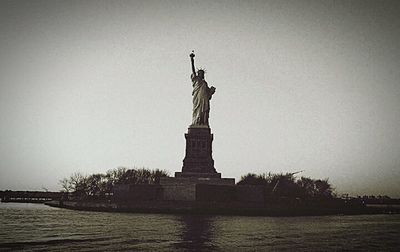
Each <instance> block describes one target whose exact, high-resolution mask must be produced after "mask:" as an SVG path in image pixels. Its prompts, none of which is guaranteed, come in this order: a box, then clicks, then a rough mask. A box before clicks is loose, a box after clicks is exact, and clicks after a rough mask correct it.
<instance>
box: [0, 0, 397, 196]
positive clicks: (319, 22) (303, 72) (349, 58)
mask: <svg viewBox="0 0 400 252" xmlns="http://www.w3.org/2000/svg"><path fill="white" fill-rule="evenodd" d="M399 13H400V2H399V1H165V0H163V1H4V0H3V1H1V2H0V120H1V124H0V189H3V190H4V189H13V190H35V189H36V190H37V189H41V188H42V187H45V188H48V189H50V190H58V189H60V187H59V185H58V180H60V179H62V178H63V177H66V176H69V175H70V174H71V173H73V172H76V171H80V172H82V173H85V174H91V173H98V172H106V171H107V170H108V169H111V168H116V167H119V166H126V167H133V166H138V167H143V166H144V167H148V168H151V169H153V168H154V169H155V168H159V169H165V170H168V171H169V172H170V174H173V173H174V172H175V171H180V170H181V168H182V160H183V158H184V150H185V139H184V133H185V132H186V131H187V127H188V126H189V124H190V123H191V110H192V96H191V91H192V87H191V81H190V73H191V69H190V59H189V56H188V55H189V53H190V51H191V50H193V49H194V50H195V52H196V58H195V60H196V65H197V67H204V68H206V70H207V73H206V80H207V81H208V83H209V85H213V86H215V87H216V88H217V90H216V93H215V94H214V96H213V99H212V100H211V115H210V126H211V129H212V132H213V133H214V142H213V151H214V152H213V157H214V160H215V167H216V169H217V171H219V172H221V173H222V175H223V177H234V178H236V179H239V178H240V176H241V175H243V174H246V173H248V172H254V173H263V172H268V171H271V172H294V171H298V170H305V171H304V172H303V173H302V174H301V175H303V176H310V177H313V178H329V181H330V182H331V183H332V184H333V185H334V186H335V187H336V189H337V192H338V193H346V192H347V193H350V194H352V195H357V194H360V195H364V194H376V195H378V194H382V195H383V194H387V195H389V196H392V197H400V183H399V181H400V71H399V69H400V48H399V45H400V15H399Z"/></svg>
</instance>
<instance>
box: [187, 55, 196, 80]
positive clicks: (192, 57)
mask: <svg viewBox="0 0 400 252" xmlns="http://www.w3.org/2000/svg"><path fill="white" fill-rule="evenodd" d="M189 56H190V61H191V62H192V74H193V77H194V76H196V68H195V67H194V56H195V55H194V51H192V53H191V54H190V55H189Z"/></svg>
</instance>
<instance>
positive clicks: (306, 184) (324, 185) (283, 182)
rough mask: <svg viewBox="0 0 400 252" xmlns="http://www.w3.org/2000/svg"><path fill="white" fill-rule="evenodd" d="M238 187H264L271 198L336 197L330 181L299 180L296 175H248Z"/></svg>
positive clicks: (303, 178) (306, 178) (242, 178)
mask: <svg viewBox="0 0 400 252" xmlns="http://www.w3.org/2000/svg"><path fill="white" fill-rule="evenodd" d="M237 184H238V185H263V186H265V190H266V191H267V192H269V194H270V195H271V196H277V197H289V198H301V199H316V198H318V199H331V198H334V197H336V195H335V193H334V188H333V187H332V185H331V184H330V183H329V181H328V179H312V178H309V177H301V178H299V179H297V178H296V177H295V176H294V173H286V174H283V173H279V174H275V173H271V172H269V173H263V174H258V175H256V174H254V173H248V174H246V175H244V176H242V177H241V179H240V181H239V182H238V183H237Z"/></svg>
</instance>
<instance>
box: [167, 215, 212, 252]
mask: <svg viewBox="0 0 400 252" xmlns="http://www.w3.org/2000/svg"><path fill="white" fill-rule="evenodd" d="M177 220H178V221H179V222H181V224H182V231H181V235H180V236H181V240H182V242H178V243H176V244H175V245H176V248H177V249H183V250H186V251H187V250H192V249H195V250H200V251H208V250H215V249H216V246H215V245H214V244H213V243H212V239H213V236H214V231H215V230H214V229H215V227H214V221H213V217H212V216H203V215H182V216H179V217H178V218H177Z"/></svg>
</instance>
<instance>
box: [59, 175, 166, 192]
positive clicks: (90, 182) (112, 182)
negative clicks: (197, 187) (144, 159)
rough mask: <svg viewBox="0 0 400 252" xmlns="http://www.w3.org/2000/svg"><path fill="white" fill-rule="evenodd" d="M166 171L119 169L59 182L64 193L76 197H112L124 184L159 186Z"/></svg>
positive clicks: (68, 178) (69, 178)
mask: <svg viewBox="0 0 400 252" xmlns="http://www.w3.org/2000/svg"><path fill="white" fill-rule="evenodd" d="M167 176H168V172H167V171H165V170H159V169H156V170H150V169H146V168H133V169H127V168H125V167H119V168H116V169H111V170H108V171H107V172H106V173H105V174H104V173H96V174H91V175H83V174H82V173H80V172H76V173H73V174H72V175H71V176H70V177H67V178H64V179H61V180H60V181H59V183H60V185H61V188H62V190H61V191H62V192H65V193H68V194H69V193H71V194H72V195H73V196H75V197H79V198H84V197H99V198H102V197H106V196H108V195H111V194H112V192H113V189H114V187H115V186H116V185H124V184H159V183H160V178H161V177H167Z"/></svg>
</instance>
